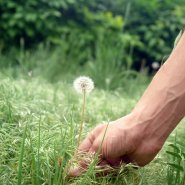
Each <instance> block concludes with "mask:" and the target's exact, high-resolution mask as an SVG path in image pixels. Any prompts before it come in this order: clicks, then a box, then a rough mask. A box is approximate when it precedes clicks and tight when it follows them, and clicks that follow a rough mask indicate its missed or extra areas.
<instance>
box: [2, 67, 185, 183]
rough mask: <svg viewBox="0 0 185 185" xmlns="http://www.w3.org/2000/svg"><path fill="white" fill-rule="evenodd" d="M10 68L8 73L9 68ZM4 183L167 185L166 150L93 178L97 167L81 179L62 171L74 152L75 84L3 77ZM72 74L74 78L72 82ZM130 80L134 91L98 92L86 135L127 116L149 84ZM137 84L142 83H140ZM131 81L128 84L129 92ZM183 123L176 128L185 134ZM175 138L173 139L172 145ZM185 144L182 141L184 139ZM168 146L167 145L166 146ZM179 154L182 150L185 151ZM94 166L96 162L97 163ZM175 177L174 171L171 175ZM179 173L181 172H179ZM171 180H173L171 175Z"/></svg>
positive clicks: (90, 106)
mask: <svg viewBox="0 0 185 185" xmlns="http://www.w3.org/2000/svg"><path fill="white" fill-rule="evenodd" d="M7 70H8V69H7ZM12 70H13V69H12ZM0 78H1V82H0V115H1V117H0V151H1V152H0V158H1V160H0V182H1V184H2V185H4V184H12V185H13V184H49V185H53V184H57V185H59V184H102V185H105V184H118V185H119V184H125V185H127V184H129V185H130V184H131V185H136V184H153V185H154V184H165V183H167V182H168V180H167V179H166V178H167V177H168V176H167V173H169V169H168V168H169V166H168V165H169V164H168V162H169V161H168V160H167V155H168V154H166V153H165V152H164V150H163V151H161V152H160V154H159V156H158V157H157V160H154V162H152V163H151V164H149V165H148V166H146V167H145V168H141V169H134V168H132V167H129V166H128V167H127V168H121V169H120V170H119V171H117V172H116V173H112V174H110V175H107V176H105V177H100V176H99V177H98V176H96V175H95V171H94V170H93V169H94V164H95V163H92V166H91V167H90V168H89V171H88V172H87V173H85V174H84V175H82V176H81V177H78V178H73V179H68V178H66V174H64V173H63V172H64V171H63V170H64V169H65V167H66V165H67V163H68V161H69V160H70V158H71V157H72V155H73V153H74V151H75V149H76V144H77V143H76V135H77V134H78V133H77V132H78V129H79V120H80V118H79V111H80V108H81V102H80V100H79V98H78V96H77V95H76V93H75V92H74V90H73V87H72V81H71V83H66V82H65V80H63V78H61V80H60V81H58V82H56V83H50V82H48V81H47V80H45V79H44V78H43V77H41V76H40V77H39V76H28V75H27V74H25V73H22V74H20V75H18V74H17V77H16V78H13V77H12V76H11V74H10V73H9V72H7V73H5V71H4V72H3V73H0ZM72 78H74V76H71V79H72ZM138 80H139V78H138V79H136V80H135V81H134V80H132V85H133V87H132V88H134V89H133V91H132V94H131V92H127V91H124V89H123V91H115V92H111V91H110V92H109V91H105V90H101V89H98V88H96V89H95V91H94V92H92V94H91V96H90V97H89V99H88V101H87V115H86V118H87V119H86V124H85V128H84V133H83V137H85V135H86V134H87V133H88V131H90V130H91V129H92V128H93V127H94V126H95V125H96V124H98V123H101V122H102V121H107V120H110V119H111V120H113V119H116V118H118V117H121V116H123V115H126V114H127V113H129V112H130V111H131V110H132V108H133V107H134V105H135V103H136V102H137V100H138V99H139V97H140V95H141V94H142V92H143V90H144V87H145V86H146V83H145V80H144V81H143V80H142V79H141V80H140V81H138ZM138 82H139V83H140V85H138ZM130 83H131V81H128V85H127V88H129V85H130ZM184 129H185V127H184V124H181V125H180V127H179V128H177V130H180V131H182V130H184ZM172 138H173V135H172V136H171V138H170V140H171V141H173V139H172ZM181 142H183V140H182V141H181ZM164 148H166V146H165V147H164ZM181 151H183V152H184V149H183V148H182V149H181ZM95 162H96V161H95ZM170 173H171V172H170ZM181 174H183V173H182V172H181ZM171 178H175V176H172V177H171Z"/></svg>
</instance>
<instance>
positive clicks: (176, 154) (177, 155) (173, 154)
mask: <svg viewBox="0 0 185 185" xmlns="http://www.w3.org/2000/svg"><path fill="white" fill-rule="evenodd" d="M166 153H168V154H170V155H172V156H174V157H177V158H179V159H181V160H182V157H181V156H180V155H179V154H178V153H175V152H171V151H166Z"/></svg>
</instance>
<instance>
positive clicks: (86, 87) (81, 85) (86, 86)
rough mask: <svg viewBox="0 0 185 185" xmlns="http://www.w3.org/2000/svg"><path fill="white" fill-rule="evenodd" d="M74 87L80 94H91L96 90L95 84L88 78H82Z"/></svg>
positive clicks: (76, 81)
mask: <svg viewBox="0 0 185 185" xmlns="http://www.w3.org/2000/svg"><path fill="white" fill-rule="evenodd" d="M73 86H74V88H75V90H76V91H77V92H78V93H80V94H83V92H85V93H90V92H91V91H92V90H93V89H94V82H93V81H92V79H91V78H89V77H87V76H80V77H78V78H77V79H76V80H75V81H74V83H73Z"/></svg>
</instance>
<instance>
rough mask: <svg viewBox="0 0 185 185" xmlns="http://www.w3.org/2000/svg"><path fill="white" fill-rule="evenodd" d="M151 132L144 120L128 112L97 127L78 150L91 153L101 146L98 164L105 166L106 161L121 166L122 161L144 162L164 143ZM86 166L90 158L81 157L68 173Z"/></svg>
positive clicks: (142, 163)
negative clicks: (139, 122) (138, 122)
mask: <svg viewBox="0 0 185 185" xmlns="http://www.w3.org/2000/svg"><path fill="white" fill-rule="evenodd" d="M149 136H150V134H149V131H148V130H147V128H146V126H145V124H137V119H135V118H134V117H133V115H128V116H125V117H123V118H121V119H119V120H116V121H113V122H111V123H109V125H107V124H101V125H98V126H97V127H95V129H93V130H92V131H91V132H90V133H89V134H88V136H87V137H86V139H85V140H84V141H83V142H82V143H81V145H80V146H79V152H83V153H84V152H85V155H87V157H88V156H93V155H92V154H94V153H97V152H98V151H99V150H100V151H99V152H100V163H99V164H98V165H99V166H101V167H102V169H103V167H104V166H107V165H110V166H112V167H118V166H119V165H120V164H121V163H130V162H131V163H134V164H137V165H139V166H144V165H146V164H148V163H149V162H150V161H152V159H153V158H154V157H155V156H156V154H157V153H158V152H159V150H160V149H161V147H162V145H161V144H159V143H157V142H156V141H155V139H153V138H152V137H149ZM103 138H104V139H103ZM102 140H103V141H102ZM82 160H83V159H82ZM87 168H88V164H87V161H85V160H84V161H80V162H79V166H78V167H75V168H72V169H70V171H69V176H79V175H81V173H83V172H84V171H86V169H87ZM105 169H106V168H105Z"/></svg>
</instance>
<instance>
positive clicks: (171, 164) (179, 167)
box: [167, 163, 184, 172]
mask: <svg viewBox="0 0 185 185" xmlns="http://www.w3.org/2000/svg"><path fill="white" fill-rule="evenodd" d="M167 164H168V165H170V166H171V167H174V168H176V169H177V170H180V171H182V172H184V169H183V167H182V166H180V165H178V164H174V163H167Z"/></svg>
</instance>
